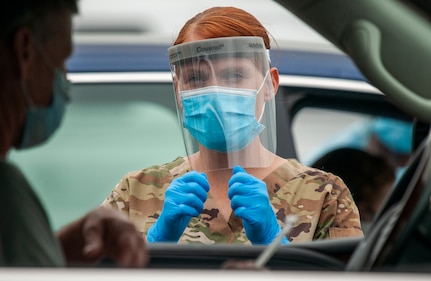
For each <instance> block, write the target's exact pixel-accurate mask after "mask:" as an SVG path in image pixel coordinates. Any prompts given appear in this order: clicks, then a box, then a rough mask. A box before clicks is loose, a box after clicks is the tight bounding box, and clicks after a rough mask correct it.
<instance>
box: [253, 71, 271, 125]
mask: <svg viewBox="0 0 431 281" xmlns="http://www.w3.org/2000/svg"><path fill="white" fill-rule="evenodd" d="M268 76H269V70H268V71H267V72H266V74H265V76H264V77H263V80H262V84H260V86H259V88H258V89H257V91H256V93H257V94H256V97H257V96H258V95H259V94H260V91H261V90H262V88H263V85H265V81H266V79H267V78H268ZM265 104H266V102H263V105H262V113H261V114H260V116H259V118H258V119H257V122H259V123H260V121H261V120H262V117H263V113H264V112H265Z"/></svg>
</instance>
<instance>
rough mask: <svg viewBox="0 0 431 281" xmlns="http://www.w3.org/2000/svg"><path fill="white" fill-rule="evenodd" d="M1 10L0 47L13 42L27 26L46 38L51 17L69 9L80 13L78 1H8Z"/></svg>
mask: <svg viewBox="0 0 431 281" xmlns="http://www.w3.org/2000/svg"><path fill="white" fill-rule="evenodd" d="M6 1H7V3H6V5H3V7H2V9H0V47H1V46H4V45H6V44H8V43H9V42H10V40H12V37H13V35H14V34H15V32H16V30H18V29H19V28H20V27H23V26H27V27H29V28H30V29H32V30H33V31H34V32H35V33H36V35H37V36H45V35H46V33H47V30H44V28H46V23H47V22H48V21H49V18H50V15H51V14H53V13H55V12H56V11H58V10H62V9H67V10H70V11H71V12H72V13H78V3H77V2H78V0H10V1H8V0H6Z"/></svg>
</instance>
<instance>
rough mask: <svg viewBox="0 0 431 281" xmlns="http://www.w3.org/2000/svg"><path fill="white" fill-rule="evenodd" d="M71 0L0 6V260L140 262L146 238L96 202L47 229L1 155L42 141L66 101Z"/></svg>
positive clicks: (31, 263) (38, 206)
mask: <svg viewBox="0 0 431 281" xmlns="http://www.w3.org/2000/svg"><path fill="white" fill-rule="evenodd" d="M77 12H78V7H77V0H41V1H31V0H15V1H9V2H8V3H7V4H6V5H3V7H2V9H1V10H0V21H1V24H0V65H1V67H0V135H1V137H0V152H1V154H0V182H1V185H0V188H1V192H2V198H3V202H2V204H0V266H2V267H6V266H13V267H16V266H19V267H63V266H68V265H74V266H75V265H87V266H92V265H94V266H96V265H98V263H99V262H100V261H102V260H104V259H105V258H110V259H112V260H113V261H114V262H116V264H117V265H118V266H126V267H131V266H132V267H134V266H137V267H142V266H145V265H146V264H147V263H148V260H149V256H148V253H147V249H146V244H145V239H143V237H142V235H140V234H139V233H138V232H137V229H136V227H135V226H134V225H133V224H132V223H131V222H130V221H129V220H128V219H127V218H126V217H125V216H123V215H122V214H120V213H118V212H116V211H113V210H112V209H108V208H97V209H95V210H93V211H91V212H89V213H88V214H86V215H85V216H83V217H82V218H79V219H78V220H76V221H74V222H71V223H70V224H67V225H66V226H65V227H64V228H62V229H60V230H59V231H58V232H57V233H53V232H52V229H51V226H50V222H49V220H48V217H47V214H46V212H45V210H44V207H43V205H42V203H41V202H40V200H39V198H38V197H37V195H36V193H35V192H34V191H33V189H32V187H31V186H30V183H29V182H28V181H27V180H26V178H25V177H24V175H23V174H22V173H21V171H20V170H19V169H18V167H16V166H15V165H14V164H13V163H10V162H9V161H8V152H9V151H10V150H12V149H27V148H31V147H34V146H36V145H40V144H42V143H44V142H45V141H46V140H48V139H49V138H50V137H52V135H53V134H54V132H55V131H56V129H57V128H58V127H59V126H60V125H61V120H62V117H63V114H64V112H65V109H66V104H67V102H68V100H69V93H68V92H69V88H70V85H69V82H68V80H67V78H66V73H65V68H64V63H65V60H66V58H67V57H68V56H69V55H70V53H71V50H72V42H71V22H72V16H73V15H74V14H75V13H77Z"/></svg>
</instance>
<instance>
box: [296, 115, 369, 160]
mask: <svg viewBox="0 0 431 281" xmlns="http://www.w3.org/2000/svg"><path fill="white" fill-rule="evenodd" d="M369 118H370V116H369V115H367V114H360V113H354V112H347V111H338V110H330V109H319V108H303V109H302V110H301V111H299V112H298V113H297V114H296V115H295V118H294V120H293V123H292V131H293V134H292V137H293V139H294V143H295V148H296V152H297V155H298V159H299V160H300V161H301V162H302V163H304V164H305V165H311V164H312V162H313V160H315V159H316V157H317V155H318V154H319V153H321V152H322V151H323V150H325V146H329V145H331V139H333V138H334V137H335V136H337V135H338V134H340V133H342V132H345V131H346V130H347V129H348V128H349V127H350V126H352V125H354V124H357V123H360V122H363V121H365V120H368V119H369Z"/></svg>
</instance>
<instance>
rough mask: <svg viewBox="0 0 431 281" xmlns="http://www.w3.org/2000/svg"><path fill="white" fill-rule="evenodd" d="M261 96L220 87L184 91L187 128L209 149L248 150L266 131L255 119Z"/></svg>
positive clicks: (255, 93)
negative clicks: (253, 141)
mask: <svg viewBox="0 0 431 281" xmlns="http://www.w3.org/2000/svg"><path fill="white" fill-rule="evenodd" d="M257 93H258V91H256V90H250V89H237V88H226V87H218V86H211V87H205V88H201V89H198V90H191V91H184V92H181V94H180V95H181V98H182V105H183V109H184V111H183V112H184V121H183V126H184V127H185V128H186V129H188V130H189V132H190V134H191V135H192V136H193V137H194V138H196V140H197V141H198V142H199V143H200V144H202V145H203V146H204V147H206V148H208V149H211V150H216V151H219V152H234V151H238V150H241V149H244V148H245V147H246V146H247V145H249V144H250V143H251V141H252V140H253V139H254V138H255V137H256V136H258V135H259V134H260V133H261V132H262V130H263V129H264V126H263V125H262V124H260V123H259V122H258V121H257V120H256V117H255V105H256V96H257Z"/></svg>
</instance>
